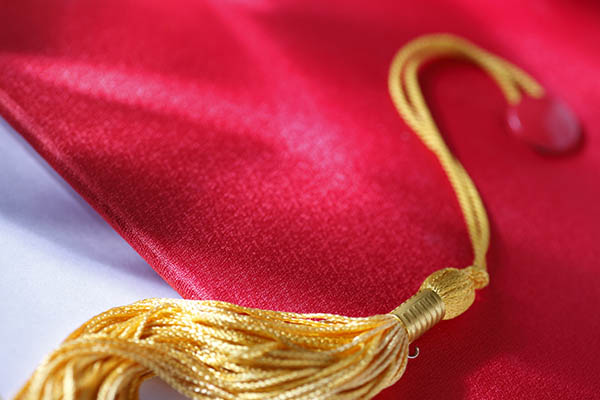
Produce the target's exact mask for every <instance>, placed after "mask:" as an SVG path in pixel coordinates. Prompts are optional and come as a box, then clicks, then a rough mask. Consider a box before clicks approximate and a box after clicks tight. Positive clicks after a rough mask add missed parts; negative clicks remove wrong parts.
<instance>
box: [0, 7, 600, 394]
mask: <svg viewBox="0 0 600 400" xmlns="http://www.w3.org/2000/svg"><path fill="white" fill-rule="evenodd" d="M520 3H521V2H518V1H507V2H501V3H497V4H496V3H492V2H489V3H488V2H476V1H471V0H461V1H456V2H451V1H444V0H436V1H428V2H408V1H389V2H381V3H378V4H371V3H368V4H367V3H364V2H348V1H343V2H342V1H339V2H336V1H333V2H316V1H315V2H305V1H267V0H259V1H256V2H244V1H214V2H210V1H184V0H177V1H169V2H166V1H158V0H155V1H141V0H139V1H115V0H108V1H78V2H67V1H64V2H63V1H29V0H27V1H18V2H5V4H3V5H2V9H1V11H0V27H1V28H0V32H1V34H0V112H1V114H2V116H4V117H5V118H6V119H7V120H8V121H10V122H11V123H12V124H13V126H15V127H16V129H17V130H18V131H19V132H21V133H22V134H23V135H24V136H25V137H26V139H27V140H28V141H30V142H31V143H32V145H33V146H34V147H35V148H36V149H37V151H39V152H40V153H41V154H42V155H43V156H44V157H45V158H46V159H47V160H48V161H49V162H50V164H51V165H52V166H53V167H54V168H55V169H56V170H57V171H58V172H59V173H60V174H61V175H63V176H64V177H65V179H66V180H67V181H68V182H69V183H70V184H71V185H73V187H74V188H75V189H76V190H77V191H79V192H80V193H81V194H82V195H83V196H84V197H85V198H86V199H87V200H88V201H89V202H90V203H91V204H92V205H93V206H94V207H95V208H96V209H97V210H98V212H100V213H101V214H102V215H103V216H104V217H105V218H106V219H107V221H109V222H110V223H111V224H112V226H113V227H114V228H115V229H116V230H117V231H118V232H119V233H120V234H121V235H122V236H123V237H124V238H125V239H126V240H127V241H128V242H129V243H130V244H131V245H132V246H133V247H134V248H135V249H136V250H137V251H138V252H139V253H140V254H141V255H142V256H143V257H144V258H145V259H146V260H147V261H148V262H149V263H150V264H151V265H152V266H153V267H154V268H155V269H156V271H157V272H158V273H159V274H160V275H161V276H162V277H163V278H164V279H165V280H166V281H167V282H169V283H170V284H171V285H172V286H173V287H174V288H175V289H176V290H177V291H178V292H179V293H181V295H182V296H184V297H186V298H197V299H217V300H225V301H230V302H234V303H238V304H241V305H244V306H252V307H261V308H269V309H278V310H289V311H298V312H335V313H341V314H344V315H349V316H363V315H370V314H374V313H384V312H388V311H390V310H391V309H393V308H394V307H395V306H397V305H398V304H400V303H401V302H402V301H403V300H405V299H406V298H407V297H409V296H410V295H412V294H413V293H414V292H415V291H416V289H417V288H418V286H419V285H420V283H421V282H422V280H423V279H424V278H425V277H426V276H427V275H428V274H429V273H431V272H432V271H434V270H436V269H440V268H443V267H463V266H467V265H468V264H469V262H470V261H471V257H472V253H471V248H470V245H469V241H468V238H467V235H466V229H465V226H464V223H463V221H462V219H461V215H460V212H459V209H458V205H457V204H456V201H455V199H454V196H453V193H452V191H451V189H450V187H449V184H448V182H447V180H446V178H445V176H444V175H443V173H442V171H441V169H440V167H439V165H438V163H437V161H436V159H435V158H434V157H433V156H432V155H431V154H430V153H429V152H428V151H427V150H426V149H425V148H424V147H423V145H422V144H421V143H420V142H419V140H418V139H417V138H416V137H415V136H414V134H413V133H412V132H410V130H409V129H408V127H407V126H406V125H405V124H404V123H403V122H402V120H401V119H400V118H399V117H398V115H397V113H396V111H395V109H394V107H393V105H392V103H391V101H390V99H389V96H388V93H387V72H388V67H389V63H390V61H391V59H392V57H393V54H394V52H395V51H396V50H397V49H398V48H399V47H401V45H402V44H404V43H405V42H406V41H408V40H410V39H412V38H414V37H416V36H417V35H419V34H424V33H432V32H445V31H447V32H451V33H455V34H458V35H462V36H464V37H466V38H467V39H470V40H472V41H474V42H475V43H477V44H479V45H481V46H483V47H485V48H487V49H488V50H491V51H494V52H497V53H498V54H500V55H502V56H503V57H506V58H507V59H509V60H510V61H512V62H514V63H515V64H517V65H519V66H521V67H523V68H524V69H525V70H526V71H528V72H530V73H531V74H532V75H533V76H535V77H536V78H537V79H539V80H540V81H541V82H542V83H543V84H544V86H545V87H546V88H547V89H548V90H549V91H551V92H552V93H554V94H556V95H558V96H559V97H561V98H562V99H564V100H565V101H566V102H567V103H568V104H570V105H571V106H572V107H573V109H574V111H575V113H576V114H577V115H578V116H579V117H580V118H581V121H582V125H583V128H584V131H585V140H584V143H583V144H582V146H581V147H580V148H579V149H578V150H577V151H574V152H572V153H570V154H568V155H566V156H562V157H550V156H542V155H539V154H537V153H535V152H533V151H532V150H531V149H530V148H529V147H528V146H527V145H526V144H524V143H522V142H520V141H519V140H518V139H516V138H515V137H513V136H512V135H510V134H509V133H508V132H507V129H506V127H505V118H504V115H505V112H506V107H507V106H506V104H505V101H504V99H503V97H502V95H501V94H500V92H499V90H498V89H497V87H496V86H495V85H494V83H493V82H492V81H491V80H490V79H489V78H488V77H487V76H485V75H484V74H483V73H482V72H480V71H478V70H477V69H476V68H475V67H472V66H469V65H466V64H463V63H460V62H455V61H443V62H439V63H436V64H434V65H431V66H430V67H427V68H426V69H425V70H424V72H423V74H422V84H423V86H424V91H425V94H426V97H427V99H428V102H429V104H430V106H431V108H432V110H433V112H434V115H435V117H436V119H437V121H438V122H439V125H440V127H441V129H442V131H443V132H444V134H445V135H446V138H447V140H448V142H449V143H450V145H451V147H452V149H453V151H454V152H455V153H456V154H457V155H458V157H459V158H460V159H461V160H462V161H463V163H464V165H465V167H466V168H467V170H468V171H469V174H470V175H471V176H472V177H473V179H474V181H475V183H476V184H477V186H478V188H479V189H480V192H481V194H482V196H483V199H484V201H485V203H486V206H487V208H488V212H489V214H490V217H491V223H492V241H491V243H492V244H491V250H490V254H489V257H488V260H489V264H490V275H491V285H490V286H489V287H488V288H486V289H484V290H483V291H481V293H480V294H479V295H478V299H477V301H476V303H475V304H474V306H473V307H472V309H471V310H469V311H468V312H467V313H466V314H464V315H463V316H461V317H460V318H458V319H456V320H452V321H448V322H443V323H441V324H440V325H438V326H437V327H436V328H435V329H434V330H432V331H431V332H429V333H428V334H426V335H425V336H424V337H423V338H422V339H420V340H419V343H418V345H419V347H420V348H421V356H420V357H419V358H418V359H416V360H413V361H411V362H410V363H409V365H408V369H407V372H406V374H405V376H404V377H403V378H402V380H401V381H400V382H399V383H398V384H397V385H395V386H394V387H393V388H391V389H388V390H386V391H385V392H383V393H382V394H381V395H380V396H378V398H381V399H396V398H413V399H432V398H444V399H506V398H535V399H555V398H561V399H581V398H598V396H599V395H598V393H600V380H599V379H598V376H600V366H599V363H600V361H599V356H600V336H599V335H598V332H599V331H600V319H599V318H598V317H597V308H598V298H599V297H600V274H599V271H598V268H599V266H598V259H599V258H600V257H599V256H600V246H599V245H598V238H600V205H599V203H600V185H599V181H600V179H599V178H600V114H598V104H600V80H598V79H597V77H598V71H599V70H600V52H598V43H599V41H600V7H598V6H597V5H596V3H595V2H592V1H576V2H566V1H564V2H563V1H535V2H527V4H520ZM4 190H6V189H4ZM98 247H99V248H101V247H102V243H98ZM57 295H64V294H62V293H57ZM107 295H109V294H107ZM73 301H76V299H74V300H73ZM82 322H83V321H82Z"/></svg>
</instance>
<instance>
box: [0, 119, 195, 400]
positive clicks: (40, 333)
mask: <svg viewBox="0 0 600 400" xmlns="http://www.w3.org/2000/svg"><path fill="white" fill-rule="evenodd" d="M0 273H1V275H0V398H5V399H6V398H11V397H12V396H13V395H14V394H15V393H16V391H17V390H18V389H19V388H20V386H21V385H22V384H23V383H24V382H25V380H26V379H27V378H28V376H29V374H30V373H31V372H32V371H33V370H34V369H35V366H36V365H37V364H38V362H39V361H40V360H41V359H42V358H43V357H44V355H46V354H47V353H48V352H49V351H51V350H52V349H53V348H54V347H55V346H56V345H58V344H59V343H60V342H61V341H62V340H63V339H64V338H65V337H66V336H67V335H68V334H69V333H70V332H71V331H73V330H74V329H75V328H77V327H78V326H79V325H80V324H81V323H83V322H85V321H86V320H87V319H89V318H90V317H92V316H94V315H96V314H98V313H100V312H102V311H105V310H106V309H108V308H111V307H114V306H118V305H124V304H128V303H132V302H134V301H136V300H140V299H142V298H148V297H179V296H178V295H177V294H176V292H175V291H174V290H173V289H171V288H170V287H169V286H168V285H167V284H166V283H165V282H164V281H163V280H162V279H161V278H160V277H159V276H158V275H157V274H156V273H155V272H154V271H153V270H152V268H151V267H150V266H149V265H148V264H147V263H146V262H145V261H144V260H143V259H142V258H141V257H140V256H139V255H138V254H137V253H136V252H135V251H133V249H131V247H129V245H128V244H127V243H126V242H125V241H124V240H123V239H122V238H121V237H120V236H119V235H118V234H117V233H116V232H115V231H114V230H113V229H112V228H111V227H110V226H109V225H108V224H107V223H106V222H105V221H104V220H103V219H102V218H101V217H100V216H99V215H98V214H97V213H96V212H95V211H94V210H93V209H92V208H91V207H90V206H89V205H88V204H87V203H85V202H84V201H83V200H82V199H81V197H80V196H79V195H78V194H76V193H75V192H74V191H73V189H71V187H70V186H68V184H66V183H65V182H64V181H63V180H62V178H60V177H59V176H58V175H57V174H56V173H55V172H54V171H53V170H52V169H51V168H50V167H49V166H48V165H47V164H46V163H45V161H44V160H43V159H42V158H41V157H39V156H38V155H37V154H36V153H35V152H34V151H33V150H32V149H31V147H30V146H29V145H28V144H27V143H26V142H25V140H23V139H22V137H21V136H20V135H19V134H18V133H16V132H15V131H14V130H13V129H12V128H11V127H10V126H8V124H7V123H6V122H5V121H4V120H2V119H1V118H0ZM141 397H142V399H176V398H177V399H179V398H183V397H180V396H178V395H177V394H175V393H174V392H172V391H171V390H170V389H169V388H167V387H166V385H164V384H163V383H162V382H158V381H157V380H153V381H150V382H147V383H145V384H144V385H143V387H142V396H141Z"/></svg>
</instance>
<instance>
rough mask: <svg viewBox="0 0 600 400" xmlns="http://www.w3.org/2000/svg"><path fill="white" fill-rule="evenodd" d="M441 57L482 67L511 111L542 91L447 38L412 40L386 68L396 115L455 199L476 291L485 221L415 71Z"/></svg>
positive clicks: (485, 244)
mask: <svg viewBox="0 0 600 400" xmlns="http://www.w3.org/2000/svg"><path fill="white" fill-rule="evenodd" d="M445 57H453V58H463V59H467V60H469V61H471V62H473V63H474V64H476V65H478V66H479V67H481V68H482V69H483V70H484V71H485V72H487V73H488V74H489V75H490V76H491V77H492V79H494V81H496V83H497V84H498V86H499V87H500V89H501V90H502V93H503V94H504V96H505V97H506V100H507V102H508V103H509V104H511V105H513V104H517V103H519V101H520V100H521V96H522V92H524V93H526V94H528V95H529V96H532V97H541V96H542V95H543V94H544V89H543V88H542V87H541V86H540V85H539V84H538V83H537V82H536V81H535V80H534V79H533V78H531V77H530V76H529V75H528V74H526V73H525V72H524V71H523V70H521V69H519V68H517V67H516V66H514V65H512V64H511V63H509V62H508V61H506V60H503V59H501V58H500V57H497V56H495V55H493V54H491V53H489V52H487V51H485V50H483V49H481V48H479V47H477V46H475V45H473V44H472V43H470V42H468V41H466V40H464V39H461V38H458V37H456V36H452V35H449V34H434V35H428V36H422V37H420V38H417V39H415V40H413V41H412V42H410V43H408V44H407V45H405V46H404V47H403V48H402V49H400V51H398V53H397V54H396V56H395V57H394V60H393V61H392V64H391V67H390V75H389V81H388V84H389V91H390V95H391V97H392V100H393V102H394V105H395V106H396V108H397V110H398V113H399V114H400V116H401V117H402V118H403V119H404V120H405V121H406V123H407V124H408V125H409V126H410V127H411V128H412V129H413V131H414V132H415V133H416V134H417V136H418V137H419V138H420V139H421V141H422V142H423V143H424V144H425V146H427V148H428V149H429V150H431V151H432V152H433V153H434V154H435V156H436V157H437V158H438V160H439V162H440V164H441V166H442V168H443V170H444V172H445V173H446V175H447V177H448V180H449V181H450V184H451V185H452V188H453V189H454V192H455V193H456V197H457V199H458V203H459V205H460V208H461V211H462V214H463V217H464V220H465V223H466V225H467V230H468V232H469V238H470V240H471V245H472V247H473V253H474V259H473V263H472V265H471V266H470V267H469V268H468V269H467V271H466V272H468V273H469V275H470V276H471V278H472V280H473V282H474V284H475V288H477V289H479V288H482V287H484V286H486V285H487V283H488V280H489V278H488V275H487V272H486V270H487V265H486V253H487V251H488V248H489V243H490V228H489V222H488V217H487V214H486V211H485V207H484V205H483V202H482V200H481V197H480V196H479V193H478V192H477V189H476V187H475V185H474V183H473V181H472V180H471V178H470V177H469V175H468V174H467V172H466V171H465V169H464V167H463V166H462V164H461V163H460V161H458V160H457V159H456V158H455V157H454V155H453V154H452V153H451V151H450V150H449V149H448V146H447V145H446V143H445V142H444V139H443V138H442V135H441V133H440V130H439V128H438V127H437V125H436V123H435V121H434V119H433V117H432V116H431V113H430V111H429V108H428V107H427V104H426V103H425V100H424V98H423V93H422V92H421V89H420V87H419V80H418V71H419V68H420V67H421V66H422V65H423V64H425V63H426V62H428V61H430V60H432V59H438V58H445Z"/></svg>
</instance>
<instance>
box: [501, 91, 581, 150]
mask: <svg viewBox="0 0 600 400" xmlns="http://www.w3.org/2000/svg"><path fill="white" fill-rule="evenodd" d="M507 120H508V126H509V129H510V130H511V132H512V133H513V134H514V135H515V136H516V137H518V138H519V139H521V140H523V141H524V142H527V143H529V144H530V145H531V146H533V147H535V148H536V149H537V150H540V151H542V152H546V153H564V152H567V151H569V150H572V149H574V148H575V147H576V146H577V145H578V144H579V141H580V140H581V126H580V124H579V120H578V119H577V117H576V116H575V114H574V113H573V111H571V109H570V108H569V107H568V106H567V105H566V104H565V103H563V102H562V101H561V100H559V99H557V98H555V97H550V96H545V97H542V98H540V99H535V98H532V97H527V96H526V97H524V98H523V99H522V100H521V102H520V103H519V104H517V105H516V106H512V107H509V109H508V113H507Z"/></svg>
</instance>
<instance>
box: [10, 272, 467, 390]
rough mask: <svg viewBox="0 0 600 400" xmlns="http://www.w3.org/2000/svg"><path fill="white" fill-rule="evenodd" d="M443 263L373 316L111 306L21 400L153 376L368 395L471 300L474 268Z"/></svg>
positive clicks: (220, 386)
mask: <svg viewBox="0 0 600 400" xmlns="http://www.w3.org/2000/svg"><path fill="white" fill-rule="evenodd" d="M445 271H446V272H445V273H442V274H440V273H439V272H438V273H435V274H434V275H432V277H434V278H435V279H436V285H435V288H434V289H432V288H430V286H431V285H430V284H429V282H428V281H427V280H426V282H425V283H424V284H423V287H422V289H421V290H420V291H419V293H417V295H415V296H413V297H412V298H411V299H409V300H408V301H407V302H405V303H404V304H403V305H402V306H400V307H398V308H397V309H396V310H394V311H393V312H392V313H390V314H383V315H374V316H371V317H367V318H350V317H344V316H339V315H332V314H295V313H286V312H278V311H265V310H258V309H252V308H245V307H240V306H236V305H233V304H230V303H224V302H217V301H194V300H174V299H150V300H144V301H140V302H137V303H134V304H132V305H129V306H124V307H117V308H113V309H112V310H109V311H107V312H105V313H103V314H100V315H98V316H97V317H95V318H92V319H91V320H89V321H88V322H87V323H85V324H84V325H83V326H81V327H80V328H79V329H77V330H76V331H75V332H73V333H72V334H71V335H70V336H69V337H68V338H67V339H66V340H65V342H64V343H63V344H62V345H61V346H60V348H58V349H57V350H56V351H55V352H54V353H52V354H51V355H50V356H49V357H47V358H46V360H44V361H43V362H42V364H41V365H40V366H39V367H38V369H37V370H36V371H35V373H34V375H33V376H32V377H31V379H30V380H29V382H28V383H27V385H26V386H25V387H24V388H23V389H22V390H21V392H20V393H19V394H18V395H17V397H16V399H63V398H64V399H101V400H109V399H137V397H138V390H139V386H140V385H141V384H142V382H143V381H144V380H145V379H147V378H150V377H153V376H159V377H160V378H162V379H163V380H164V381H165V382H167V383H168V384H169V385H171V386H172V387H173V388H174V389H176V390H177V391H179V392H180V393H182V394H183V395H186V396H188V397H189V398H192V399H223V400H232V399H248V400H250V399H278V400H284V399H290V400H291V399H293V400H308V399H340V400H341V399H369V398H372V397H373V396H375V395H376V394H377V393H379V392H380V391H381V390H382V389H384V388H386V387H388V386H390V385H392V384H393V383H395V382H396V381H397V380H398V379H400V377H401V376H402V374H403V372H404V369H405V368H406V363H407V354H408V345H409V343H410V342H412V341H414V340H415V339H417V338H418V337H419V336H421V334H423V333H424V332H425V331H426V330H428V329H429V328H431V327H432V326H433V325H435V324H436V323H437V322H438V321H439V320H440V319H442V317H443V316H444V313H445V312H448V313H450V314H460V312H461V311H464V310H466V309H467V308H468V307H469V305H470V303H469V302H468V301H467V302H462V303H461V302H456V301H454V300H453V299H455V298H460V295H462V294H464V292H465V288H468V290H469V291H470V296H467V297H468V298H472V297H473V296H474V294H475V286H474V283H473V280H472V278H471V276H470V275H469V274H468V273H464V272H463V271H462V270H456V269H448V270H445ZM440 276H441V278H440ZM438 293H439V294H438ZM444 301H447V302H449V304H450V308H449V309H448V310H446V306H445V303H444Z"/></svg>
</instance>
